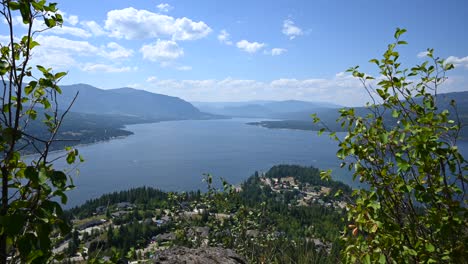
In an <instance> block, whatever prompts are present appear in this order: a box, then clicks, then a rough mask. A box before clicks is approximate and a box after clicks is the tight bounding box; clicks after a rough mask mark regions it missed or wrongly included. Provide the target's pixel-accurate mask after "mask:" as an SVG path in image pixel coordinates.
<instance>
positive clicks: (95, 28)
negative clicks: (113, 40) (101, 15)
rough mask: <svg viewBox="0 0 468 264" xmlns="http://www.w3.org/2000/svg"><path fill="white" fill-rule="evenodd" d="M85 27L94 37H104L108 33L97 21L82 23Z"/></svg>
mask: <svg viewBox="0 0 468 264" xmlns="http://www.w3.org/2000/svg"><path fill="white" fill-rule="evenodd" d="M80 24H81V25H82V26H83V27H85V28H86V29H88V30H89V31H90V32H91V33H92V34H93V35H94V36H103V35H106V34H107V32H106V31H105V30H104V29H103V28H102V27H101V26H100V25H99V24H98V23H96V21H82V22H81V23H80Z"/></svg>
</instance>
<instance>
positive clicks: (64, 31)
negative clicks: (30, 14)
mask: <svg viewBox="0 0 468 264" xmlns="http://www.w3.org/2000/svg"><path fill="white" fill-rule="evenodd" d="M59 13H60V14H61V15H62V16H63V20H64V24H63V25H61V26H56V27H53V28H49V27H47V26H46V24H45V23H44V21H42V20H38V21H36V22H35V23H34V24H33V27H32V31H41V32H44V34H47V35H51V34H54V35H71V36H75V37H79V38H89V37H91V36H92V34H91V33H90V32H89V31H87V30H86V29H83V28H80V27H77V26H76V25H77V24H78V22H79V19H78V16H75V15H71V16H67V14H66V13H65V12H59ZM65 24H70V25H71V26H67V25H65ZM13 25H14V26H21V27H22V28H24V29H27V27H28V25H26V24H24V23H23V19H22V18H21V16H15V17H13Z"/></svg>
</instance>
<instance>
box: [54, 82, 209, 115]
mask: <svg viewBox="0 0 468 264" xmlns="http://www.w3.org/2000/svg"><path fill="white" fill-rule="evenodd" d="M61 88H62V92H63V94H62V95H61V96H60V99H59V100H60V106H61V107H66V106H68V105H69V104H70V102H71V101H72V99H73V97H74V96H75V94H76V93H77V92H79V96H78V98H77V100H76V102H75V104H74V105H73V107H72V111H74V112H81V113H91V114H113V115H122V116H135V117H140V118H147V119H154V120H155V121H158V120H180V119H209V118H213V117H214V116H213V115H210V114H206V113H202V112H200V110H198V109H197V108H195V107H194V106H193V105H192V104H190V103H188V102H186V101H184V100H182V99H180V98H177V97H172V96H167V95H162V94H155V93H150V92H147V91H143V90H137V89H133V88H119V89H110V90H103V89H99V88H96V87H93V86H91V85H87V84H74V85H62V86H61Z"/></svg>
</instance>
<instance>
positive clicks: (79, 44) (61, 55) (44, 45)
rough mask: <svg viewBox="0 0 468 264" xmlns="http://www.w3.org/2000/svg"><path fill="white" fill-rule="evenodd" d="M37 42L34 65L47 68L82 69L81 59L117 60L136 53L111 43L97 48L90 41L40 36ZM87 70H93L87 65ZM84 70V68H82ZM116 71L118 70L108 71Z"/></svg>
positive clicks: (33, 53) (33, 57)
mask: <svg viewBox="0 0 468 264" xmlns="http://www.w3.org/2000/svg"><path fill="white" fill-rule="evenodd" d="M36 41H37V42H39V43H40V45H39V46H37V47H36V48H34V49H33V50H32V59H33V64H41V65H44V66H47V67H53V68H59V69H70V68H71V67H81V66H80V65H81V63H80V62H79V61H78V60H79V59H81V60H82V59H85V60H87V61H90V60H95V59H96V58H101V60H102V58H104V59H108V60H117V59H125V58H129V57H131V56H132V55H133V53H134V51H133V50H131V49H126V48H124V47H122V46H120V45H119V44H118V43H115V42H110V43H108V44H107V45H106V46H101V47H96V46H94V45H92V44H91V43H89V42H88V41H78V40H70V39H66V38H62V37H59V36H47V35H39V36H38V37H37V38H36ZM86 66H87V68H86V69H91V68H90V66H89V65H86ZM81 68H83V67H81ZM121 69H122V68H121ZM110 70H114V71H115V70H116V69H110V68H109V69H108V71H110Z"/></svg>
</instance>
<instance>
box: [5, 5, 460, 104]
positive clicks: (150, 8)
mask: <svg viewBox="0 0 468 264" xmlns="http://www.w3.org/2000/svg"><path fill="white" fill-rule="evenodd" d="M58 7H59V9H60V10H61V12H63V13H64V17H65V23H64V26H63V27H62V28H61V29H54V30H50V31H46V32H44V33H42V34H41V35H40V36H38V41H39V42H40V43H41V45H42V47H41V48H39V49H38V50H36V52H35V54H34V56H35V57H34V62H35V63H41V64H44V65H49V66H51V67H54V69H57V70H66V71H68V72H69V75H68V76H67V77H66V78H65V79H64V80H63V82H62V83H63V84H72V83H88V84H91V85H94V86H96V87H99V88H103V89H110V88H119V87H134V88H137V89H144V90H148V91H151V92H156V93H162V94H168V95H173V96H178V97H181V98H183V99H185V100H188V101H246V100H259V99H263V100H286V99H297V100H308V101H331V102H335V103H339V104H344V105H361V104H364V103H365V102H366V101H367V100H368V97H367V96H366V93H365V92H364V90H363V88H362V87H361V86H360V84H359V82H357V81H356V80H355V79H353V78H352V77H351V76H349V75H348V74H346V73H343V72H344V71H345V70H346V69H347V68H349V67H350V66H354V65H361V68H362V69H363V70H365V71H366V72H369V73H370V74H376V71H375V68H374V67H373V66H372V65H370V64H369V63H368V60H369V59H371V58H375V57H377V58H378V57H379V56H380V55H381V54H382V53H383V51H384V50H385V48H386V45H387V44H388V43H390V42H391V41H392V38H393V33H394V30H395V28H396V27H402V28H406V29H407V30H408V33H407V34H405V35H404V39H405V40H407V41H408V42H409V45H408V46H406V47H403V48H402V49H401V50H400V51H401V54H402V57H403V58H404V59H403V62H404V63H406V65H407V66H408V67H411V66H413V65H414V64H417V63H421V62H422V61H423V60H424V57H422V58H421V55H422V53H421V52H423V51H425V50H426V49H427V48H434V49H435V51H436V55H437V56H440V57H445V58H450V61H452V62H454V63H455V64H456V66H457V69H456V70H455V71H453V72H451V73H450V74H449V80H448V81H447V82H446V84H445V85H444V86H443V87H442V88H441V92H444V91H445V92H448V91H463V90H468V34H467V33H466V29H465V28H464V27H465V26H466V25H468V17H467V11H468V1H464V0H458V1H457V0H452V1H422V0H415V1H401V0H400V1H397V0H396V1H375V0H374V1H370V0H368V1H364V0H356V1H345V0H343V1H331V0H317V1H312V0H302V1H295V0H285V1H282V0H275V1H271V0H270V1H263V0H261V1H259V0H256V1H243V0H236V1H220V0H209V1H208V0H198V1H189V0H185V1H182V0H180V1H178V0H165V1H141V0H134V1H121V0H112V1H90V0H80V1H58ZM16 27H17V28H19V31H18V32H20V31H21V25H20V24H17V25H16ZM5 30H6V27H0V41H2V39H3V40H4V39H5V38H4V37H5V35H6V31H5ZM418 55H419V56H418Z"/></svg>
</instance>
